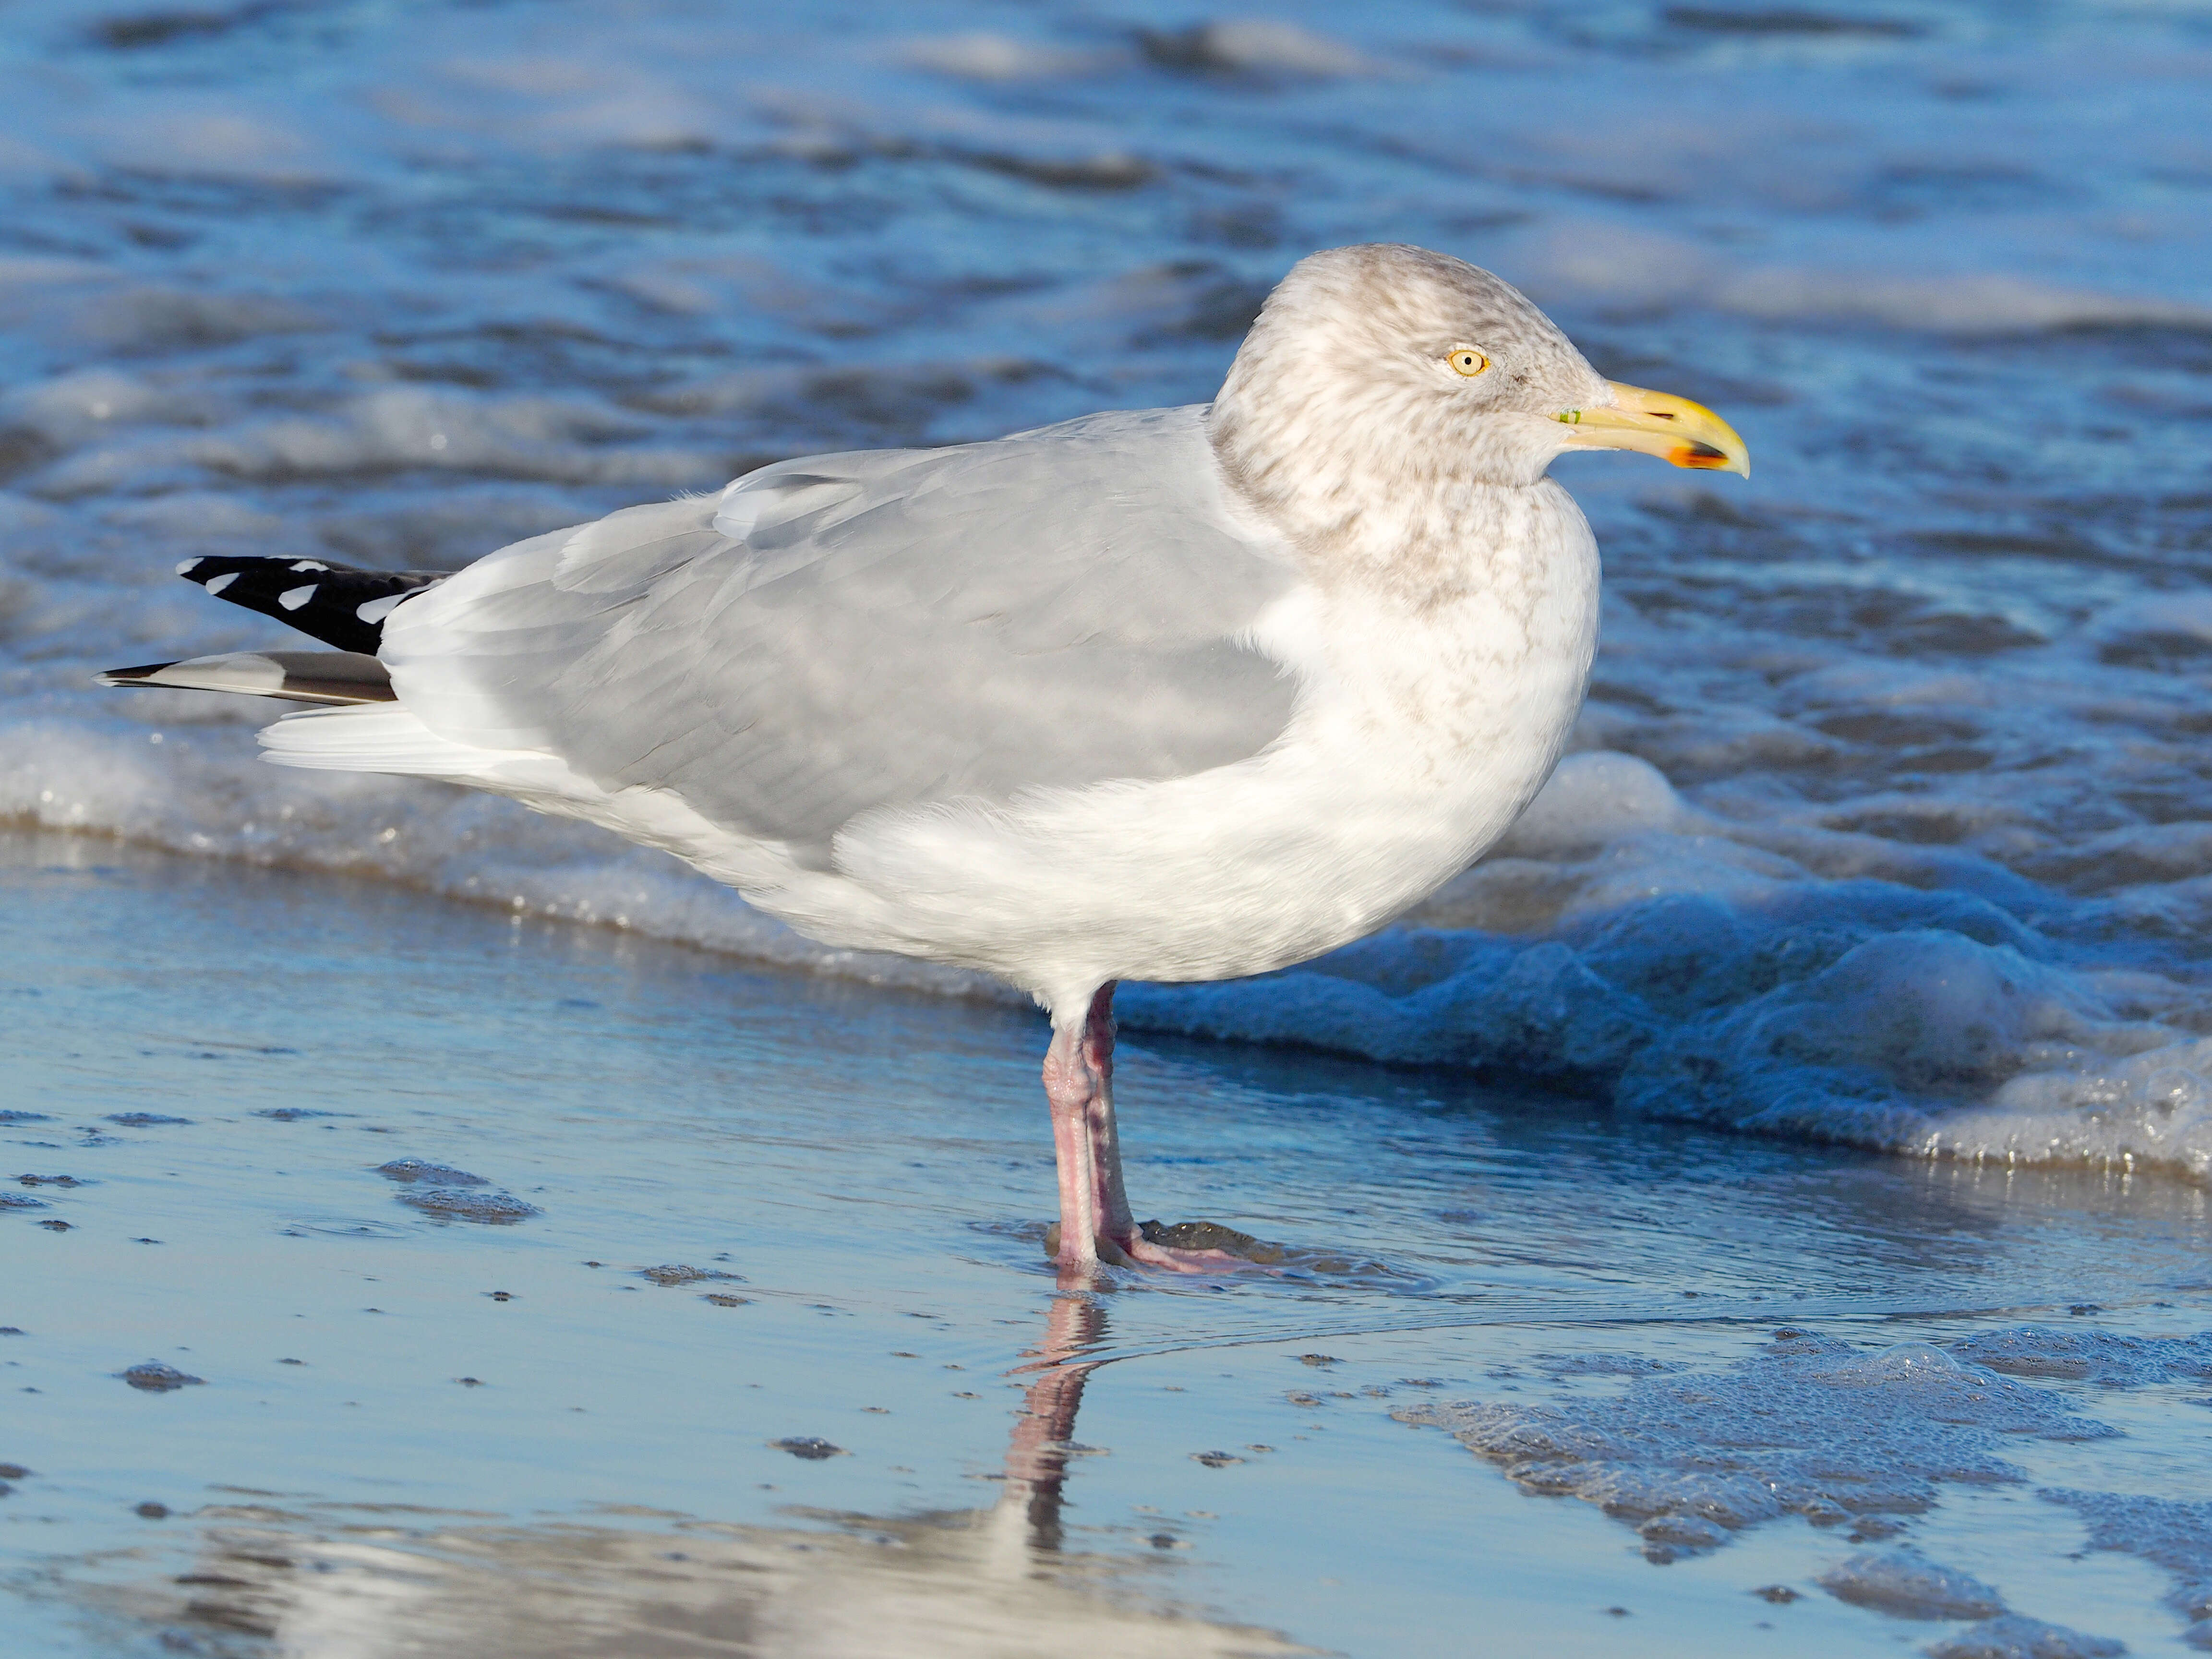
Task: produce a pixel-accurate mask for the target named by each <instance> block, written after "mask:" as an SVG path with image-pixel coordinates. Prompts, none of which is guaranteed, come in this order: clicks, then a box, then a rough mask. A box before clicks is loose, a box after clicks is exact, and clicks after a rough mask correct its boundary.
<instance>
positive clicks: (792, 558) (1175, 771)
mask: <svg viewBox="0 0 2212 1659" xmlns="http://www.w3.org/2000/svg"><path fill="white" fill-rule="evenodd" d="M1202 413H1203V411H1202V410H1196V409H1182V410H1151V411H1145V412H1142V413H1138V414H1116V415H1105V416H1091V417H1089V418H1087V419H1085V420H1081V421H1074V422H1068V423H1066V425H1063V426H1059V427H1048V428H1043V429H1042V430H1039V431H1036V432H1033V433H1025V434H1021V435H1016V436H1014V437H1011V438H1002V439H1000V440H997V441H994V442H990V443H983V444H973V445H967V446H963V447H958V448H953V449H938V450H889V451H871V452H865V453H855V454H848V455H827V456H815V457H811V458H809V459H803V460H796V461H787V462H783V463H781V464H779V465H775V466H771V467H768V468H764V469H763V470H762V471H758V472H755V473H751V474H750V475H748V476H747V477H744V478H741V479H739V480H738V482H737V483H735V484H732V486H731V487H730V488H729V489H728V490H726V491H725V492H724V494H723V495H722V497H721V498H720V501H719V502H718V501H712V500H698V501H676V502H671V503H666V504H664V505H659V506H653V507H634V508H631V509H630V510H629V511H627V512H623V513H615V514H613V515H612V516H611V517H609V518H606V519H604V520H599V522H597V523H596V524H591V525H586V526H583V527H582V528H581V529H580V530H575V531H563V532H554V533H553V534H552V535H550V536H544V537H539V538H536V539H534V540H532V541H529V542H524V543H520V544H517V545H516V546H514V547H512V548H508V549H506V550H502V551H501V552H499V553H495V554H494V555H492V556H490V557H489V558H488V559H485V560H483V561H481V562H478V563H477V564H476V565H474V566H471V568H469V569H467V570H465V571H463V572H462V573H460V574H459V575H456V576H454V577H453V578H451V579H450V580H447V582H446V583H444V584H443V585H441V586H439V587H436V588H433V589H431V590H429V591H428V592H425V593H423V594H422V595H421V596H420V597H418V598H416V599H411V600H410V601H408V602H407V603H406V604H404V605H401V606H400V607H399V609H398V611H395V612H393V614H392V617H391V618H390V620H389V621H388V622H387V623H386V631H385V636H384V648H383V651H382V653H381V654H382V656H383V658H384V660H385V661H386V664H387V665H390V667H391V669H392V678H393V683H394V685H395V686H396V687H397V689H398V692H399V696H400V698H401V700H402V702H404V703H405V704H406V705H407V706H408V707H409V708H411V709H413V710H414V711H415V712H416V714H418V715H419V716H420V717H421V718H422V720H424V721H425V723H426V724H428V726H431V728H432V729H433V730H434V731H437V732H441V734H443V735H445V736H447V737H451V738H457V739H459V740H461V741H465V742H470V743H474V744H482V745H484V746H488V747H493V748H529V749H543V750H551V751H553V752H556V753H557V754H559V755H561V756H562V757H563V758H564V759H566V760H567V761H568V763H569V764H570V765H571V766H572V767H574V769H576V770H577V771H579V772H580V773H582V774H584V775H586V776H588V777H590V778H591V779H592V780H593V781H595V782H597V783H599V784H600V785H602V786H604V787H610V788H618V787H623V786H627V785H634V784H642V785H649V786H653V787H660V788H666V789H670V790H673V791H675V792H676V793H678V794H679V795H681V796H682V797H683V798H684V799H685V800H686V801H687V802H689V803H690V805H692V806H693V807H694V808H695V809H696V810H697V811H700V812H701V813H702V814H704V815H705V816H706V817H708V818H710V819H712V820H714V821H715V822H717V823H725V824H727V825H729V826H730V827H732V828H733V829H741V830H743V831H745V832H747V833H750V834H752V835H756V836H769V837H774V838H776V839H780V840H784V841H788V842H794V843H798V844H800V845H809V844H811V845H824V844H826V843H827V842H828V841H829V837H830V836H832V835H833V834H834V833H835V831H836V829H837V828H838V827H839V826H840V825H842V824H843V823H846V822H848V820H850V819H851V818H853V817H854V816H856V815H857V814H859V813H861V812H864V811H869V810H871V809H874V808H878V807H887V806H908V805H921V804H925V803H928V802H932V801H939V800H947V799H954V798H956V797H963V796H981V797H984V798H987V799H1001V800H1003V799H1008V798H1011V797H1012V796H1013V795H1015V794H1017V793H1018V792H1021V791H1024V790H1029V789H1036V788H1050V787H1081V786H1084V785H1087V784H1093V783H1098V782H1102V781H1107V780H1109V779H1159V778H1168V777H1176V776H1180V775H1185V774H1188V773H1192V772H1196V771H1202V770H1204V769H1207V768H1210V767H1214V766H1219V765H1224V764H1226V763H1230V762H1232V761H1236V760H1239V759H1243V758H1244V757H1248V756H1250V755H1253V754H1255V753H1257V752H1259V751H1260V750H1262V749H1264V748H1265V747H1267V744H1270V743H1271V742H1273V740H1274V739H1275V738H1276V737H1277V736H1279V734H1280V733H1281V732H1282V731H1283V729H1284V727H1285V726H1286V725H1287V724H1288V723H1289V720H1290V716H1291V704H1292V702H1293V698H1294V695H1295V690H1296V688H1295V685H1294V684H1293V682H1292V681H1291V678H1289V677H1288V675H1287V674H1286V673H1285V671H1283V669H1282V667H1281V666H1280V665H1279V664H1277V663H1276V662H1274V661H1273V660H1272V659H1268V658H1267V657H1265V656H1263V655H1261V654H1260V653H1258V652H1257V651H1256V650H1255V649H1254V648H1252V647H1250V645H1249V643H1247V642H1246V641H1245V638H1244V635H1245V630H1247V629H1249V627H1250V625H1251V623H1252V622H1253V620H1254V618H1255V617H1256V616H1257V615H1258V614H1259V612H1260V611H1261V610H1262V609H1263V608H1264V607H1265V606H1266V605H1267V604H1268V602H1269V601H1271V600H1272V599H1275V598H1276V597H1277V596H1279V595H1280V594H1281V593H1283V592H1286V591H1287V590H1288V589H1289V588H1290V587H1291V586H1292V585H1293V583H1294V582H1295V580H1296V574H1295V572H1294V571H1293V569H1292V568H1291V566H1290V565H1289V564H1288V563H1287V562H1286V561H1285V558H1284V557H1283V556H1282V555H1281V554H1280V553H1279V550H1275V549H1273V548H1272V547H1270V546H1269V545H1268V544H1265V543H1264V542H1261V541H1258V540H1255V539H1254V538H1251V537H1250V536H1249V535H1248V534H1245V533H1243V532H1239V531H1238V529H1237V527H1236V526H1235V524H1234V521H1233V520H1232V519H1231V515H1230V513H1229V511H1228V509H1227V507H1226V506H1225V502H1224V501H1223V499H1222V495H1221V486H1220V483H1219V482H1218V473H1217V471H1216V470H1215V467H1214V465H1213V460H1212V454H1211V453H1210V451H1209V448H1208V447H1207V445H1206V438H1205V433H1204V429H1203V426H1202V424H1201V416H1202Z"/></svg>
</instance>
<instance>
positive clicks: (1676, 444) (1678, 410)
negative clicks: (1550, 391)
mask: <svg viewBox="0 0 2212 1659" xmlns="http://www.w3.org/2000/svg"><path fill="white" fill-rule="evenodd" d="M1606 385H1607V386H1610V387H1612V388H1613V403H1612V404H1611V405H1610V406H1608V407H1606V408H1601V409H1566V410H1560V411H1559V419H1560V420H1561V421H1562V422H1565V424H1566V425H1568V426H1570V427H1571V428H1573V431H1572V432H1571V433H1570V434H1569V435H1568V438H1567V442H1568V445H1569V446H1570V447H1572V448H1575V449H1633V450H1638V451H1641V452H1642V453H1644V454H1646V455H1656V456H1658V457H1659V459H1662V460H1663V461H1671V462H1673V463H1674V465H1676V466H1689V467H1698V468H1701V469H1703V470H1705V471H1713V472H1737V473H1741V474H1742V476H1743V477H1747V478H1748V477H1750V476H1751V451H1750V449H1749V448H1747V447H1746V446H1745V444H1744V441H1743V440H1742V439H1741V438H1740V437H1738V436H1737V435H1736V430H1735V428H1734V427H1732V426H1730V425H1729V423H1728V422H1726V421H1724V420H1723V419H1721V417H1720V416H1717V415H1716V414H1714V413H1713V411H1712V410H1710V409H1707V408H1706V407H1705V405H1704V404H1693V403H1692V402H1691V401H1690V400H1689V399H1688V398H1677V397H1675V396H1674V395H1673V394H1672V393H1671V392H1650V391H1647V390H1645V389H1644V387H1642V386H1623V385H1621V384H1620V381H1618V380H1607V382H1606Z"/></svg>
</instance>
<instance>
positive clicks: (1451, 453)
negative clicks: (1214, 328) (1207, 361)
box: [1210, 242, 1611, 520]
mask: <svg viewBox="0 0 2212 1659" xmlns="http://www.w3.org/2000/svg"><path fill="white" fill-rule="evenodd" d="M1610 399H1611V392H1610V391H1609V389H1608V388H1607V385H1606V382H1605V381H1604V380H1602V379H1601V378H1600V376H1599V375H1598V374H1597V372H1596V370H1595V369H1593V368H1591V367H1590V366H1589V363H1588V362H1585V361H1584V360H1583V355H1582V353H1581V352H1579V351H1577V349H1575V346H1574V343H1573V342H1572V341H1571V340H1570V339H1568V338H1567V337H1566V336H1565V334H1564V333H1563V332H1561V331H1560V330H1559V326H1558V325H1556V324H1555V323H1553V321H1552V319H1550V318H1548V317H1547V316H1545V315H1544V313H1542V312H1541V311H1539V310H1538V309H1537V308H1536V307H1534V306H1533V305H1531V304H1530V303H1529V302H1528V300H1527V299H1526V298H1524V297H1523V296H1522V294H1521V293H1520V292H1519V290H1517V289H1515V288H1514V287H1513V286H1512V285H1511V284H1510V283H1506V282H1504V281H1503V280H1501V279H1500V278H1498V277H1497V276H1492V274H1491V273H1490V272H1489V271H1486V270H1481V269H1480V268H1478V267H1476V266H1474V265H1471V264H1468V263H1467V262H1466V261H1464V260H1462V259H1455V258H1451V257H1449V255H1447V254H1442V253H1432V252H1429V251H1428V250H1427V249H1425V248H1418V247H1408V246H1403V245H1401V244H1397V243H1387V242H1386V243H1372V244H1368V245H1364V246H1358V247H1340V248H1331V249H1329V250H1328V251H1327V252H1322V253H1316V254H1313V255H1310V257H1308V258H1304V259H1301V260H1300V261H1299V262H1298V263H1297V264H1296V265H1294V266H1293V267H1291V272H1290V274H1289V275H1288V276H1285V277H1284V278H1283V280H1282V282H1281V283H1279V285H1278V286H1277V287H1276V289H1275V291H1274V292H1273V294H1271V295H1268V296H1267V304H1266V305H1265V306H1263V307H1261V312H1260V316H1259V319H1258V320H1257V321H1256V322H1255V323H1254V324H1253V325H1252V331H1251V332H1250V333H1249V334H1248V335H1247V336H1246V337H1245V339H1244V343H1243V347H1242V348H1241V349H1239V350H1238V352H1237V361H1236V362H1235V363H1234V364H1233V365H1231V368H1230V371H1229V376H1228V379H1227V380H1225V382H1224V383H1223V385H1222V388H1221V393H1220V396H1219V397H1218V398H1216V399H1215V401H1214V405H1213V410H1212V416H1211V417H1210V429H1211V432H1212V438H1213V442H1214V447H1215V449H1216V452H1217V453H1218V454H1219V455H1220V456H1221V459H1222V460H1223V462H1224V464H1225V465H1227V466H1228V467H1229V469H1230V471H1231V476H1232V477H1235V478H1236V479H1237V483H1239V484H1240V486H1241V487H1243V489H1245V491H1246V493H1247V494H1248V495H1250V496H1252V497H1253V498H1254V500H1255V504H1258V505H1261V506H1262V507H1273V508H1274V509H1275V510H1276V511H1277V512H1278V513H1283V512H1285V511H1287V512H1288V513H1289V515H1290V516H1291V518H1292V519H1294V520H1308V519H1310V517H1311V516H1312V514H1313V512H1314V511H1315V510H1316V509H1322V516H1323V517H1324V518H1334V517H1335V516H1336V513H1334V512H1332V511H1328V510H1327V506H1326V503H1327V502H1328V500H1329V498H1330V497H1332V496H1342V495H1343V494H1344V493H1345V492H1346V491H1347V490H1349V491H1350V492H1351V493H1352V494H1354V495H1359V494H1364V493H1365V492H1364V490H1362V489H1356V488H1354V486H1353V478H1352V475H1353V474H1357V475H1358V477H1359V478H1360V479H1362V480H1364V481H1369V482H1381V483H1385V484H1386V486H1392V487H1434V485H1436V484H1437V483H1440V482H1443V481H1447V480H1449V481H1455V482H1461V483H1495V484H1503V485H1515V484H1527V483H1534V482H1535V480H1536V479H1538V478H1539V477H1542V476H1543V471H1544V469H1545V468H1546V467H1547V465H1550V463H1551V461H1552V459H1553V456H1555V455H1557V454H1558V453H1559V452H1560V451H1561V450H1562V449H1565V448H1566V447H1569V445H1568V441H1567V440H1568V435H1567V434H1565V432H1564V430H1563V428H1561V426H1560V424H1559V412H1560V411H1561V410H1568V409H1573V408H1577V407H1581V406H1584V405H1590V404H1603V403H1607V402H1609V401H1610ZM1293 457H1295V458H1296V459H1295V460H1293V459H1292V458H1293ZM1286 469H1289V471H1286ZM1293 473H1294V474H1295V476H1292V474H1293ZM1335 505H1336V506H1337V507H1339V508H1341V507H1344V506H1346V505H1349V502H1348V501H1345V500H1341V499H1340V500H1338V501H1336V503H1335Z"/></svg>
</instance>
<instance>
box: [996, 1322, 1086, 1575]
mask: <svg viewBox="0 0 2212 1659" xmlns="http://www.w3.org/2000/svg"><path fill="white" fill-rule="evenodd" d="M1105 1334H1106V1310H1104V1309H1103V1308H1102V1307H1100V1306H1099V1305H1098V1303H1097V1299H1096V1298H1095V1297H1091V1296H1088V1295H1085V1294H1084V1293H1082V1292H1080V1291H1073V1290H1070V1289H1065V1288H1064V1289H1063V1290H1062V1291H1061V1293H1060V1295H1059V1296H1057V1297H1054V1298H1053V1304H1052V1312H1051V1314H1050V1316H1049V1317H1048V1319H1047V1322H1046V1324H1045V1338H1044V1346H1043V1347H1042V1349H1039V1350H1037V1351H1036V1354H1035V1358H1034V1362H1033V1363H1032V1364H1030V1365H1028V1366H1025V1367H1024V1370H1032V1371H1035V1372H1036V1381H1035V1382H1033V1383H1030V1385H1029V1392H1028V1394H1027V1395H1026V1396H1024V1400H1023V1401H1022V1413H1021V1416H1020V1417H1019V1418H1018V1419H1017V1420H1016V1422H1015V1424H1014V1434H1013V1439H1012V1443H1011V1444H1009V1445H1008V1446H1007V1448H1006V1487H1005V1489H1004V1491H1003V1492H1001V1493H1000V1498H999V1513H1000V1516H1010V1515H1012V1514H1013V1513H1017V1512H1018V1513H1019V1514H1020V1515H1021V1516H1023V1517H1024V1521H1025V1522H1026V1539H1025V1541H1026V1543H1027V1545H1028V1547H1030V1549H1032V1550H1038V1551H1045V1552H1050V1553H1057V1552H1058V1551H1059V1549H1060V1503H1061V1493H1062V1489H1063V1488H1064V1487H1065V1486H1066V1482H1067V1460H1068V1456H1069V1452H1068V1446H1069V1443H1070V1441H1071V1440H1072V1439H1073V1436H1074V1433H1075V1413H1076V1411H1077V1408H1078V1407H1080V1406H1081V1405H1082V1404H1083V1385H1084V1383H1085V1382H1086V1381H1087V1380H1089V1378H1090V1376H1091V1370H1092V1368H1093V1367H1094V1366H1095V1365H1097V1364H1098V1362H1097V1361H1096V1360H1091V1361H1090V1362H1088V1363H1086V1362H1085V1360H1084V1359H1083V1358H1081V1356H1082V1355H1084V1354H1085V1353H1086V1352H1090V1351H1091V1350H1092V1349H1094V1348H1096V1347H1097V1345H1098V1342H1099V1340H1100V1339H1101V1338H1103V1336H1104V1335H1105Z"/></svg>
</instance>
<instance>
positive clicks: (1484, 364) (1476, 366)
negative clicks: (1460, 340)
mask: <svg viewBox="0 0 2212 1659" xmlns="http://www.w3.org/2000/svg"><path fill="white" fill-rule="evenodd" d="M1444 361H1445V362H1448V363H1449V364H1450V365H1451V366H1452V368H1453V369H1454V370H1455V372H1456V373H1458V374H1464V375H1466V376H1467V377H1468V379H1469V380H1473V379H1474V377H1475V376H1476V375H1478V374H1481V373H1482V371H1483V370H1484V369H1486V368H1489V367H1490V359H1489V358H1487V357H1486V356H1483V355H1482V354H1481V353H1480V351H1477V350H1476V349H1474V347H1473V346H1454V347H1453V348H1452V349H1451V350H1450V351H1449V353H1447V354H1446V355H1445V357H1444Z"/></svg>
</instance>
